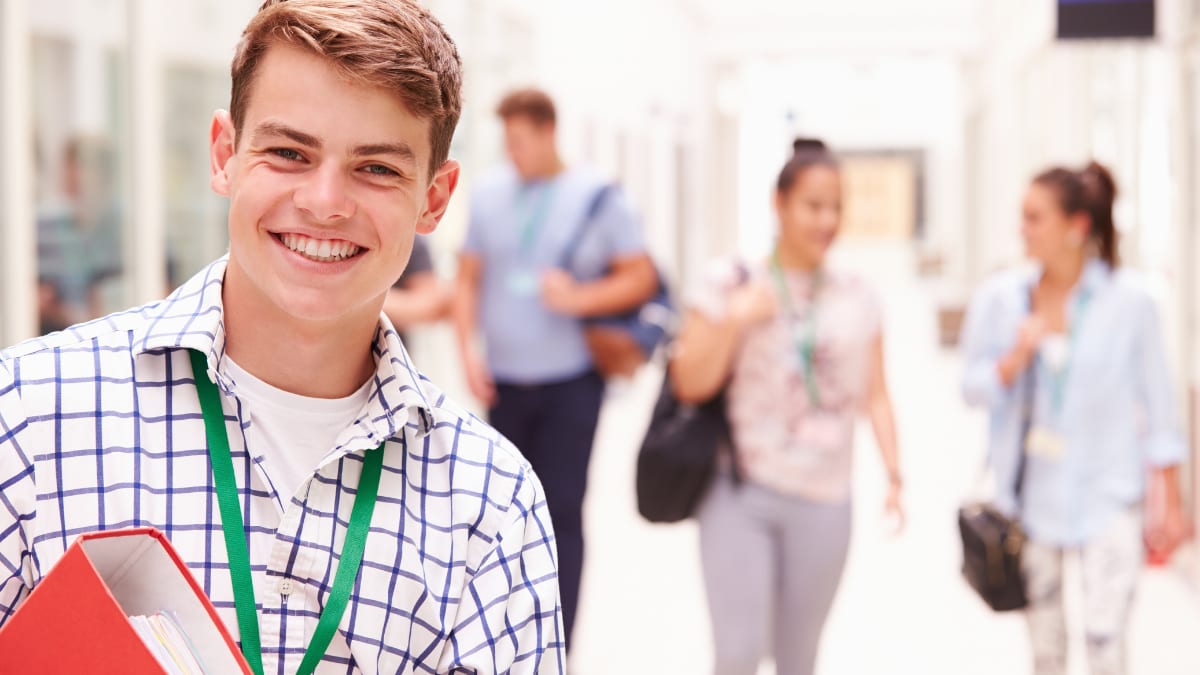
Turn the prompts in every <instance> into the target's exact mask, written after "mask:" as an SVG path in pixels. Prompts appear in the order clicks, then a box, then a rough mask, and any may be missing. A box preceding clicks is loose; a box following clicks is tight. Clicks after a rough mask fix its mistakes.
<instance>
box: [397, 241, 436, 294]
mask: <svg viewBox="0 0 1200 675" xmlns="http://www.w3.org/2000/svg"><path fill="white" fill-rule="evenodd" d="M432 271H433V256H432V255H430V254H429V244H426V243H425V238H424V236H423V235H420V234H418V235H417V237H416V239H413V249H412V255H411V256H410V257H409V258H408V267H405V268H404V274H401V275H400V278H399V279H397V280H396V283H395V284H392V287H393V288H404V287H405V286H406V285H407V284H408V282H409V281H410V280H412V278H413V276H414V275H417V274H421V273H422V272H432Z"/></svg>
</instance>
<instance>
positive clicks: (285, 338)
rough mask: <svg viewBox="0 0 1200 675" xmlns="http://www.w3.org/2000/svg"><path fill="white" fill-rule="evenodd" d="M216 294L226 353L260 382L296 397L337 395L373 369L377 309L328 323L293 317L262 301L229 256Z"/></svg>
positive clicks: (359, 383)
mask: <svg viewBox="0 0 1200 675" xmlns="http://www.w3.org/2000/svg"><path fill="white" fill-rule="evenodd" d="M221 294H222V303H223V304H224V308H225V352H226V354H227V355H228V356H229V357H230V358H232V359H233V360H234V361H236V362H237V364H238V365H239V366H241V367H242V368H244V369H245V370H246V371H248V372H249V373H251V374H253V375H254V376H255V377H257V378H258V379H260V380H262V381H263V382H266V383H267V384H269V385H271V386H273V387H276V388H278V389H282V390H284V391H287V392H291V393H293V394H298V395H300V396H309V397H313V398H342V397H345V396H349V395H351V394H353V393H354V392H355V391H357V390H358V388H359V387H361V386H362V384H363V383H364V382H366V381H367V378H369V377H370V376H371V374H372V373H374V372H375V359H374V357H373V356H372V352H371V345H372V341H373V339H374V337H375V331H376V329H377V327H378V324H379V311H378V310H377V311H375V312H374V313H373V314H372V313H370V312H369V311H364V312H361V313H360V314H361V316H351V317H341V318H339V319H337V320H330V321H300V320H297V319H296V318H295V317H292V316H289V315H287V314H286V313H284V312H283V310H281V309H280V308H279V307H277V306H275V305H274V304H272V303H270V302H267V301H266V298H264V297H263V296H262V295H261V294H259V293H258V289H257V288H255V287H254V286H253V284H251V283H249V280H247V279H245V278H244V277H243V275H242V274H241V273H240V271H238V270H237V267H236V266H235V264H234V263H233V261H232V260H231V261H230V263H229V267H228V268H227V270H226V272H225V283H224V285H223V288H222V292H221ZM380 308H382V298H381V299H380Z"/></svg>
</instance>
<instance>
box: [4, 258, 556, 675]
mask: <svg viewBox="0 0 1200 675" xmlns="http://www.w3.org/2000/svg"><path fill="white" fill-rule="evenodd" d="M224 272H225V261H224V260H221V261H217V262H216V263H213V264H212V265H211V266H209V267H208V268H207V269H206V270H204V271H203V272H201V273H200V274H198V275H197V276H196V277H194V278H193V279H192V280H190V281H189V282H188V283H187V284H185V285H184V286H183V287H181V288H180V289H179V290H177V291H176V292H175V293H173V294H172V295H171V296H170V297H169V298H167V299H166V300H163V301H161V302H158V303H154V304H151V305H148V306H145V307H142V308H138V309H134V310H130V311H127V312H124V313H121V314H115V315H112V316H109V317H106V318H104V319H100V320H97V321H94V322H92V323H88V324H84V325H82V326H77V327H75V328H72V329H69V330H67V331H65V332H63V333H56V334H53V335H50V336H48V337H45V338H41V339H38V340H33V341H30V342H26V343H24V344H21V345H18V346H16V347H13V348H11V349H9V350H7V351H5V352H3V354H2V355H0V624H2V623H3V621H4V620H6V619H7V618H8V617H9V616H11V615H12V613H13V612H14V611H16V610H18V609H19V607H20V602H21V601H22V599H24V598H25V597H26V596H28V595H29V592H30V590H31V589H32V588H33V587H34V586H35V585H36V584H37V583H38V581H39V580H40V579H41V578H42V577H43V576H44V575H45V574H46V573H48V572H49V571H50V569H51V568H52V567H53V566H54V563H55V562H56V561H57V560H58V559H59V558H60V557H61V556H62V555H63V553H64V552H65V551H66V549H67V547H68V546H70V544H71V543H72V540H73V539H74V538H75V536H76V535H78V534H80V533H84V532H92V531H96V530H110V529H116V528H125V527H135V526H153V527H156V528H158V529H160V530H162V531H163V532H164V533H166V535H167V536H168V537H169V538H170V540H171V542H172V544H173V545H174V546H175V548H176V549H178V551H179V553H180V555H181V556H182V558H183V560H184V561H186V562H187V564H188V567H189V568H190V569H191V571H192V573H193V574H194V575H195V577H196V579H197V580H198V581H199V583H200V584H201V585H202V586H203V588H204V590H205V592H206V593H207V594H208V595H209V597H210V598H212V601H213V604H214V605H215V606H216V608H217V611H218V613H219V614H220V615H221V618H222V619H223V620H224V622H225V625H226V626H227V627H228V628H229V630H230V632H231V633H232V634H233V635H235V636H236V635H237V634H238V631H237V618H236V614H235V610H234V603H233V591H232V587H231V585H230V575H229V566H228V562H227V560H226V556H225V543H224V538H223V534H222V529H221V522H220V516H219V511H218V507H217V499H216V491H215V489H214V487H213V481H212V473H211V471H210V469H209V461H208V451H207V449H206V442H205V431H204V421H203V418H202V416H201V411H200V404H199V400H198V397H197V394H196V387H195V382H194V380H193V378H192V370H191V366H190V362H189V356H188V351H187V350H188V349H198V350H201V351H202V352H203V353H206V354H208V360H209V367H210V370H209V376H210V377H212V378H214V379H215V380H216V382H217V384H218V386H219V388H220V389H221V391H222V393H223V396H222V400H223V404H224V407H225V418H226V426H227V427H228V431H229V440H230V446H231V450H232V452H233V463H234V470H235V472H236V473H237V474H238V483H239V491H240V493H241V498H242V502H243V517H244V518H245V521H246V528H247V531H248V533H249V546H250V560H251V567H252V570H253V576H254V590H255V593H256V596H257V600H258V613H259V623H260V630H261V634H262V648H263V665H264V667H265V670H266V672H268V673H280V674H282V673H291V672H295V671H296V669H297V668H298V666H299V664H300V661H301V659H302V658H303V655H304V650H305V648H306V647H307V646H308V642H309V639H310V638H311V636H312V634H313V631H314V629H315V627H316V624H317V620H318V617H319V615H320V611H321V609H322V608H323V607H324V603H325V600H326V598H327V597H328V594H329V591H330V588H331V586H332V583H333V576H334V572H335V570H336V562H337V558H338V556H339V554H340V551H341V547H342V542H343V540H344V538H345V535H346V529H347V525H348V522H349V519H350V510H351V507H352V505H353V501H354V500H353V496H354V493H355V489H356V486H357V485H358V477H359V473H360V471H361V468H362V458H363V452H364V451H366V450H368V449H372V448H375V447H377V446H378V445H379V444H380V442H382V441H384V440H386V441H387V445H386V449H385V455H384V466H383V475H382V477H381V480H380V485H379V500H378V503H377V505H376V508H375V513H374V517H373V518H372V521H371V529H370V534H369V536H368V537H367V546H366V553H365V554H364V556H363V565H362V569H361V571H360V573H359V576H358V578H357V580H356V582H355V586H354V591H353V594H352V596H351V599H350V604H349V606H348V607H347V609H346V613H345V615H344V616H343V618H342V622H341V626H340V628H341V630H340V632H339V634H338V635H337V636H336V637H335V638H334V640H333V643H332V644H331V645H330V647H329V650H328V652H327V653H326V655H325V659H324V660H323V661H322V663H321V665H320V667H319V668H318V672H319V673H356V672H362V673H389V674H390V673H560V672H562V671H563V670H564V665H563V662H564V650H565V647H564V640H563V636H562V629H561V618H560V608H559V603H558V580H557V572H556V569H557V562H556V560H557V554H556V552H555V542H554V534H553V530H552V529H551V524H550V518H549V515H548V512H547V510H546V502H545V497H544V494H543V492H542V487H541V484H540V483H539V482H538V481H537V478H536V477H535V476H534V475H533V473H532V471H531V470H530V468H529V465H528V463H527V462H526V461H525V460H524V459H523V458H522V457H521V456H520V455H519V454H518V453H517V452H516V451H515V449H514V448H513V447H512V446H511V445H510V444H509V443H508V442H507V441H505V440H504V439H503V438H502V437H501V436H500V435H499V434H498V433H497V432H496V431H494V430H493V429H491V428H490V427H488V426H487V425H486V424H483V423H482V422H480V421H479V420H478V419H475V418H474V417H472V416H471V415H470V414H469V413H467V412H465V411H464V410H462V409H461V408H459V407H458V406H456V405H454V404H453V403H451V402H449V401H448V400H446V398H445V397H444V395H443V394H442V393H441V392H440V391H438V389H437V388H435V387H434V386H433V385H432V384H431V383H430V382H428V381H427V380H424V379H423V378H422V377H421V376H420V375H419V374H418V373H417V372H416V370H415V368H414V366H413V365H412V364H411V362H410V361H409V358H408V354H407V352H405V350H404V347H403V346H402V345H401V343H400V340H399V339H398V338H397V336H396V333H395V331H394V330H393V329H392V328H391V326H390V324H388V323H387V321H386V319H382V320H381V324H380V329H379V330H378V332H377V337H376V341H375V346H374V351H375V357H376V361H377V364H378V365H377V369H376V372H375V381H374V383H373V384H372V385H371V392H370V400H369V402H368V404H367V405H366V407H365V408H364V409H363V410H362V413H361V414H360V415H359V417H358V419H357V421H355V422H354V423H353V424H352V425H351V426H350V427H349V428H347V429H345V430H343V431H342V433H341V435H340V436H339V437H338V439H337V441H336V445H335V447H334V448H333V449H332V450H331V451H330V452H329V454H328V455H327V456H326V457H325V459H324V460H322V462H321V464H320V466H319V467H317V468H316V470H315V472H314V474H313V477H312V478H311V479H310V480H309V482H308V485H307V488H306V489H303V488H302V489H301V491H300V493H299V496H298V497H295V498H288V497H285V498H281V497H280V495H278V494H277V493H276V491H275V489H274V488H273V487H272V481H271V476H270V472H269V470H268V469H269V467H267V466H266V465H265V464H264V463H263V451H262V449H261V448H247V447H246V442H245V435H244V431H245V429H247V428H248V426H249V424H250V421H249V420H250V415H249V414H248V413H247V411H246V410H245V409H244V404H243V403H242V401H240V400H239V398H238V394H237V386H236V383H234V382H231V381H229V379H228V378H226V377H224V376H223V375H221V374H220V373H221V371H222V369H221V367H220V366H221V359H222V358H224V351H225V332H224V322H223V310H222V304H221V288H222V280H223V277H224Z"/></svg>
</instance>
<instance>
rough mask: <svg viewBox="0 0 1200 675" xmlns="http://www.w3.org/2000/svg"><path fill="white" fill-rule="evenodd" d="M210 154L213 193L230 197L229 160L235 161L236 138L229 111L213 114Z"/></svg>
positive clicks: (209, 145)
mask: <svg viewBox="0 0 1200 675" xmlns="http://www.w3.org/2000/svg"><path fill="white" fill-rule="evenodd" d="M208 141H209V142H208V154H209V163H210V172H211V175H210V179H209V182H210V183H211V184H212V189H213V192H216V193H217V194H219V195H221V196H222V197H228V196H229V182H230V181H229V160H231V159H233V155H234V151H235V147H236V146H235V143H236V138H235V135H234V129H233V118H232V117H231V116H230V115H229V111H228V110H218V111H216V112H215V113H213V121H212V128H210V129H209V132H208Z"/></svg>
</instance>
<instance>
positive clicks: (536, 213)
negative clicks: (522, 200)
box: [521, 183, 555, 259]
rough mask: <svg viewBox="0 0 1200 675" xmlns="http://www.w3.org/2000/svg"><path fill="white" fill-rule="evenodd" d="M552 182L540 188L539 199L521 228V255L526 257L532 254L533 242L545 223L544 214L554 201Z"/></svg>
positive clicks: (535, 241)
mask: <svg viewBox="0 0 1200 675" xmlns="http://www.w3.org/2000/svg"><path fill="white" fill-rule="evenodd" d="M554 187H555V186H554V183H551V184H549V185H547V186H545V187H544V188H542V194H541V199H539V200H538V201H537V203H536V204H534V205H533V207H532V208H531V209H530V210H529V217H528V218H527V219H526V220H525V226H524V227H522V228H521V255H522V256H523V257H525V258H526V259H528V258H529V257H530V256H532V255H533V247H534V244H536V243H537V240H538V236H539V235H540V234H541V232H542V227H543V226H544V225H545V224H546V214H547V213H548V212H549V211H550V203H551V202H553V201H554V199H553V197H554Z"/></svg>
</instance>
